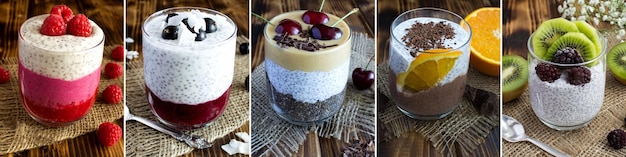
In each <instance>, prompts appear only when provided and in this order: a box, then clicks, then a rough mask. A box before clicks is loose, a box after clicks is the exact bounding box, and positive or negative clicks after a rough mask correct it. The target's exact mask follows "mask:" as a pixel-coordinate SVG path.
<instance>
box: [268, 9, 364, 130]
mask: <svg viewBox="0 0 626 157" xmlns="http://www.w3.org/2000/svg"><path fill="white" fill-rule="evenodd" d="M304 12H305V11H304V10H300V11H292V12H287V13H283V14H280V15H278V16H276V17H274V18H272V20H270V22H271V23H274V24H278V23H279V22H280V21H281V20H283V19H291V20H294V21H296V22H298V23H300V25H302V29H307V27H309V26H310V25H308V24H306V23H304V22H303V21H302V19H301V16H302V14H303V13H304ZM326 14H327V15H328V16H329V17H330V20H329V22H328V24H331V23H334V22H335V21H337V20H338V19H339V17H337V16H334V15H331V14H328V13H326ZM336 27H337V28H339V29H341V30H342V31H343V35H342V37H341V38H339V39H335V40H318V42H319V43H322V44H326V45H333V44H337V46H334V47H328V48H322V49H319V50H317V51H314V52H311V51H304V50H301V49H297V48H294V47H282V46H279V45H278V44H277V42H276V41H274V40H273V38H274V37H275V36H276V35H277V34H276V32H275V28H276V26H273V25H270V24H266V25H265V29H264V36H265V42H264V52H265V70H266V74H267V75H266V76H267V80H268V82H267V90H268V95H269V103H270V105H271V106H272V109H273V110H274V111H275V112H276V113H277V114H278V116H279V117H281V118H282V119H284V120H286V121H288V122H290V123H292V124H296V125H312V124H318V123H321V122H323V121H326V120H328V119H330V117H332V116H333V115H334V114H335V113H337V111H339V109H340V108H341V106H342V105H343V101H344V96H345V92H346V84H347V81H348V75H349V68H350V52H351V44H352V42H351V41H352V40H351V37H350V34H351V30H350V27H349V26H348V24H347V23H345V22H344V21H340V22H339V23H338V24H337V26H336ZM290 37H292V38H296V39H301V40H304V38H301V37H299V36H298V35H290ZM311 40H314V39H311Z"/></svg>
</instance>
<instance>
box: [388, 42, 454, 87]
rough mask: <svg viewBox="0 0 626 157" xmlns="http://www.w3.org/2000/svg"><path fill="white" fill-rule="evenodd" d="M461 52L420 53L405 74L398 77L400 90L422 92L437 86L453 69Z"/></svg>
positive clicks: (437, 51)
mask: <svg viewBox="0 0 626 157" xmlns="http://www.w3.org/2000/svg"><path fill="white" fill-rule="evenodd" d="M459 56H461V51H450V50H448V49H433V50H427V51H424V52H423V53H420V54H419V55H418V56H417V57H415V59H414V60H413V61H412V62H411V64H410V65H409V68H408V69H407V71H405V72H401V73H400V74H399V75H398V79H397V86H398V89H410V90H412V91H416V92H417V91H422V90H426V89H429V88H431V87H434V86H436V85H437V84H438V83H439V82H440V81H441V80H442V79H443V78H444V77H446V75H448V73H449V72H450V70H451V69H452V67H453V66H454V62H455V61H456V59H457V58H458V57H459Z"/></svg>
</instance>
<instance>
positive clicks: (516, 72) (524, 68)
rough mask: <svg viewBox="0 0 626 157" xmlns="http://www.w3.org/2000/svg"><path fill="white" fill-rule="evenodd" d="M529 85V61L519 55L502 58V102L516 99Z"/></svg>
mask: <svg viewBox="0 0 626 157" xmlns="http://www.w3.org/2000/svg"><path fill="white" fill-rule="evenodd" d="M527 85H528V61H526V59H524V58H522V57H520V56H517V55H504V56H502V102H504V103H506V102H509V101H511V100H513V99H516V98H517V97H519V96H520V95H522V93H524V91H525V90H526V86H527Z"/></svg>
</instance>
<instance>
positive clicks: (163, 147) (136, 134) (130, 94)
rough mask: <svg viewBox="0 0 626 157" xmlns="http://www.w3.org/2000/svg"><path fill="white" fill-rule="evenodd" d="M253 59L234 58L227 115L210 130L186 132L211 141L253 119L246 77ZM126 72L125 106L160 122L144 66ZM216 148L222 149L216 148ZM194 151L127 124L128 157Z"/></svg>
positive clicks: (130, 66)
mask: <svg viewBox="0 0 626 157" xmlns="http://www.w3.org/2000/svg"><path fill="white" fill-rule="evenodd" d="M249 58H250V55H240V54H239V53H237V56H236V58H235V76H234V77H233V83H232V86H231V89H230V96H229V99H228V106H227V107H226V110H225V111H224V113H223V114H222V115H221V116H220V117H219V118H218V119H216V120H215V121H213V122H212V124H210V125H209V126H207V127H204V128H201V129H195V130H192V131H187V133H190V134H194V135H199V136H202V137H204V138H205V139H206V140H208V141H213V140H215V139H217V138H220V137H223V136H225V135H227V134H228V133H230V132H231V131H233V130H235V129H237V128H239V127H241V125H243V124H245V122H246V121H248V120H249V119H250V114H249V110H250V105H249V104H250V103H249V94H248V91H247V90H246V87H245V80H246V76H248V74H249V71H250V70H249V67H250V62H249ZM127 64H128V68H127V69H128V71H127V72H126V101H127V102H128V103H127V104H126V105H127V106H128V108H129V109H130V112H131V113H133V114H134V115H137V116H141V117H145V118H148V119H150V120H152V121H155V122H158V120H157V118H156V116H154V114H152V111H151V110H150V105H149V104H148V101H147V99H146V91H145V90H144V88H145V83H144V79H143V62H142V61H132V62H128V63H127ZM213 147H219V146H217V145H214V146H213ZM191 151H193V148H191V147H189V146H187V144H185V143H184V142H181V141H178V140H176V139H174V138H173V137H171V136H169V135H166V134H163V133H160V132H158V131H156V130H154V129H152V128H150V127H148V126H145V125H143V124H141V123H139V122H136V121H128V122H126V156H179V155H183V154H186V153H189V152H191Z"/></svg>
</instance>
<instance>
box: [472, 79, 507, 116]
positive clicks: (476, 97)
mask: <svg viewBox="0 0 626 157" xmlns="http://www.w3.org/2000/svg"><path fill="white" fill-rule="evenodd" d="M464 95H465V97H466V98H468V99H470V101H471V102H472V105H473V106H474V108H476V110H478V113H480V114H481V115H490V114H494V113H495V111H496V108H499V105H498V104H500V103H499V100H498V95H496V94H495V93H492V92H489V91H485V90H482V89H478V88H474V87H472V86H469V85H466V86H465V94H464Z"/></svg>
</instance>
